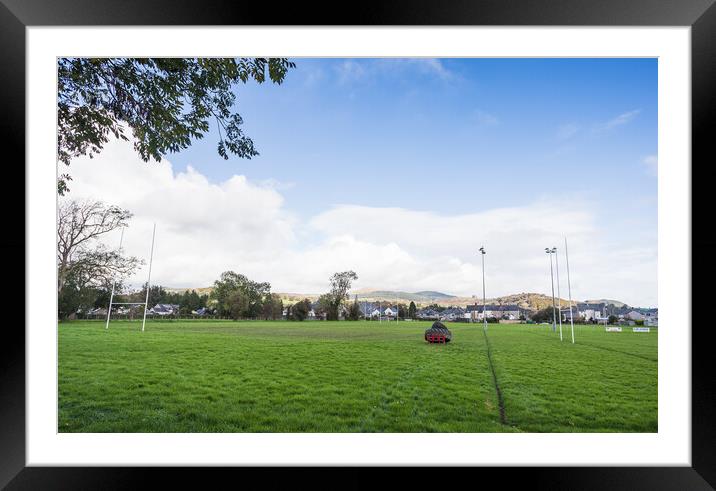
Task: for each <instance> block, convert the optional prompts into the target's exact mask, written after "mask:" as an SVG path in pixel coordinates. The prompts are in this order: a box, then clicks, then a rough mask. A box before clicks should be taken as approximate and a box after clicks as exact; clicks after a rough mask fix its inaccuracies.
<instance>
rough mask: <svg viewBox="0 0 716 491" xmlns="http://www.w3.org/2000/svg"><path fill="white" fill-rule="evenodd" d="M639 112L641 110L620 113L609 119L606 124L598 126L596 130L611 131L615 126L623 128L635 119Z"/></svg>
mask: <svg viewBox="0 0 716 491" xmlns="http://www.w3.org/2000/svg"><path fill="white" fill-rule="evenodd" d="M640 112H641V109H634V110H632V111H627V112H625V113H622V114H620V115H619V116H617V117H615V118H612V119H610V120H609V121H607V122H606V123H602V124H600V125H598V126H597V130H602V131H604V130H611V129H612V128H616V127H617V126H623V125H625V124H627V123H629V122H630V121H632V120H633V119H634V118H636V117H637V116H638V115H639V113H640Z"/></svg>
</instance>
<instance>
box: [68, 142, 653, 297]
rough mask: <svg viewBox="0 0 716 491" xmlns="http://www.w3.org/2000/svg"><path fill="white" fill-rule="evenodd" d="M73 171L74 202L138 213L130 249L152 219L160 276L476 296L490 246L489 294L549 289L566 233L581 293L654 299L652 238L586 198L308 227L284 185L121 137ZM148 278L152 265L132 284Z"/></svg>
mask: <svg viewBox="0 0 716 491" xmlns="http://www.w3.org/2000/svg"><path fill="white" fill-rule="evenodd" d="M69 171H70V172H71V174H72V176H73V181H71V183H70V184H71V192H70V193H69V198H73V199H76V198H85V197H91V198H99V199H102V200H103V201H105V202H107V203H112V204H117V205H120V206H123V207H126V208H127V209H129V210H130V211H132V212H133V213H134V214H135V216H134V218H133V219H132V222H131V225H130V227H129V228H128V230H127V231H126V232H125V237H124V239H125V249H126V251H127V252H128V253H129V254H132V255H136V256H138V257H140V258H148V255H149V246H150V240H151V230H152V223H154V222H156V224H157V240H156V245H155V254H154V264H153V269H152V282H153V283H155V284H162V285H165V286H172V287H192V286H193V287H202V286H209V285H211V284H212V283H213V281H214V280H215V279H216V278H218V276H219V274H220V273H221V272H222V271H225V270H228V269H231V270H234V271H237V272H241V273H243V274H246V275H247V276H249V277H250V278H252V279H256V280H259V281H268V282H270V283H271V284H272V286H273V289H274V290H275V291H284V292H301V293H317V292H321V291H324V290H325V289H326V288H327V283H328V278H329V277H330V275H331V274H332V273H334V272H336V271H343V270H347V269H353V270H354V271H356V272H357V273H358V275H359V280H358V282H357V283H356V285H355V287H356V288H363V287H372V288H390V289H401V290H407V291H419V290H426V289H430V290H441V291H445V292H447V293H453V294H459V295H471V294H477V293H479V291H480V289H481V283H480V281H481V266H480V258H479V256H478V255H477V253H476V252H477V249H478V248H479V247H480V246H481V245H484V246H485V247H486V248H487V251H488V255H487V257H486V279H487V289H488V295H503V294H508V293H519V292H527V291H536V292H542V293H548V292H549V290H550V283H549V261H548V258H547V256H546V255H545V254H544V252H543V251H544V247H547V246H557V247H558V248H560V249H561V246H562V244H563V242H562V240H563V239H562V236H563V234H567V235H568V237H569V240H570V253H571V257H570V261H571V264H570V266H571V271H572V287H573V293H574V297H575V298H578V299H584V298H617V299H621V300H623V301H626V302H627V303H630V304H656V246H655V245H654V246H644V247H639V248H633V247H632V248H630V247H626V246H621V245H620V244H615V243H607V242H606V239H605V237H607V236H608V232H609V227H608V224H603V223H598V222H597V220H596V218H595V214H594V213H593V211H592V210H591V209H590V206H589V204H588V203H584V202H581V203H580V202H570V203H565V202H558V201H554V200H553V199H549V200H538V201H537V202H535V203H533V204H530V205H526V206H519V207H511V208H496V209H489V210H485V211H481V212H478V213H476V212H471V211H467V210H466V211H459V210H456V212H455V213H454V214H451V215H441V214H438V213H435V212H433V211H418V210H409V209H403V208H376V207H365V206H354V205H340V206H335V207H333V208H331V209H329V210H326V211H324V212H323V213H320V214H318V215H316V216H314V217H313V218H311V219H310V220H308V221H307V222H305V223H304V222H301V221H299V220H298V219H297V218H296V217H295V216H294V214H292V213H291V211H290V210H287V209H286V208H285V206H284V200H283V197H282V196H281V194H280V192H279V191H280V189H279V188H280V186H275V185H274V186H271V185H267V184H266V183H265V182H264V183H254V182H251V181H250V180H248V179H247V178H246V177H244V176H233V177H231V178H230V179H228V180H226V181H224V182H221V183H212V182H210V181H209V180H208V179H207V178H206V177H205V176H203V175H202V174H200V173H199V172H197V171H196V170H194V169H193V168H191V167H190V168H188V169H187V170H186V171H184V172H177V171H176V170H175V169H173V168H172V166H171V164H170V162H168V161H166V160H165V161H163V162H162V163H159V164H157V163H145V162H142V161H141V160H140V159H139V158H138V157H137V156H136V154H135V153H134V150H133V149H132V147H131V145H130V144H128V143H124V142H112V143H110V144H108V145H107V147H106V148H105V150H104V151H103V153H102V154H101V155H100V156H99V157H98V158H95V159H92V160H90V159H81V160H78V161H76V162H74V163H73V164H72V166H71V167H70V168H69ZM426 204H427V206H429V202H426ZM306 237H307V238H308V239H309V240H310V244H309V243H306V242H305V241H304V240H303V239H304V238H306ZM118 240H119V234H118V233H116V234H112V235H111V236H107V244H108V245H110V246H116V243H117V241H118ZM561 267H562V268H564V269H563V272H562V286H563V289H562V295H563V296H564V297H566V294H567V292H566V276H565V273H566V268H565V265H564V264H561ZM145 279H146V267H145V269H144V270H142V271H141V272H139V273H138V274H137V276H136V277H135V278H133V279H132V283H133V284H141V283H142V282H144V281H145Z"/></svg>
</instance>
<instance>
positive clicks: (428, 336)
mask: <svg viewBox="0 0 716 491" xmlns="http://www.w3.org/2000/svg"><path fill="white" fill-rule="evenodd" d="M451 339H452V333H451V332H450V331H449V330H448V328H447V327H445V325H444V324H443V323H442V322H433V325H432V326H430V328H429V329H426V330H425V341H427V342H428V343H431V344H447V343H449V342H450V340H451Z"/></svg>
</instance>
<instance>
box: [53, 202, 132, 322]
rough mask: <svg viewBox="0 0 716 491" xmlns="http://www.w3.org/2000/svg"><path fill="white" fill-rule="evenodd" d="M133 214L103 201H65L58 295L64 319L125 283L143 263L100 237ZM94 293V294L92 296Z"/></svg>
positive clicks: (59, 239)
mask: <svg viewBox="0 0 716 491" xmlns="http://www.w3.org/2000/svg"><path fill="white" fill-rule="evenodd" d="M131 216H132V215H131V213H129V212H128V211H127V210H123V209H121V208H118V207H116V206H108V205H105V204H104V203H102V202H100V201H82V202H77V201H61V202H60V205H59V210H58V222H57V298H58V314H59V315H60V318H66V317H67V316H68V315H70V314H72V313H74V312H76V311H77V309H79V308H81V307H83V306H87V304H94V303H95V300H96V297H97V295H98V294H99V291H100V290H105V291H109V290H111V285H112V283H113V282H114V281H116V282H119V283H121V282H122V280H123V279H125V278H127V277H128V276H130V275H131V274H132V273H133V272H134V270H135V269H136V267H137V266H138V265H139V264H141V262H140V261H139V260H138V259H137V258H136V257H125V256H123V255H122V253H121V251H117V250H108V249H107V248H106V247H105V246H104V245H103V244H101V243H99V242H98V239H99V238H100V237H101V236H102V235H104V234H106V233H108V232H111V231H113V230H116V229H117V228H119V227H123V226H126V225H127V221H128V220H129V218H130V217H131ZM93 295H94V297H92V296H93Z"/></svg>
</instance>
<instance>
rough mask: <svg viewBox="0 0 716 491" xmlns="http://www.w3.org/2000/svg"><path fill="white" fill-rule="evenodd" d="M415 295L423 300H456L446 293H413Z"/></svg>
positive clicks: (453, 296)
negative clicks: (423, 298)
mask: <svg viewBox="0 0 716 491" xmlns="http://www.w3.org/2000/svg"><path fill="white" fill-rule="evenodd" d="M415 295H419V296H421V297H425V298H457V297H456V296H455V295H448V294H447V293H442V292H431V291H427V292H415Z"/></svg>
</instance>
